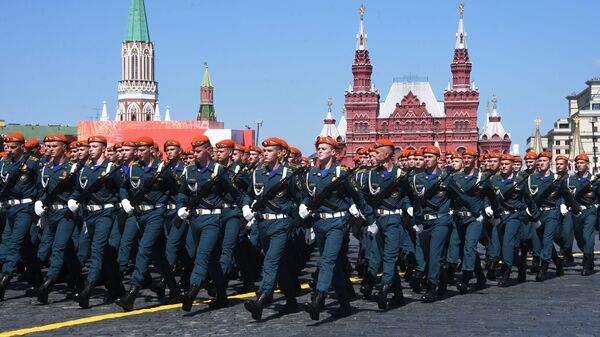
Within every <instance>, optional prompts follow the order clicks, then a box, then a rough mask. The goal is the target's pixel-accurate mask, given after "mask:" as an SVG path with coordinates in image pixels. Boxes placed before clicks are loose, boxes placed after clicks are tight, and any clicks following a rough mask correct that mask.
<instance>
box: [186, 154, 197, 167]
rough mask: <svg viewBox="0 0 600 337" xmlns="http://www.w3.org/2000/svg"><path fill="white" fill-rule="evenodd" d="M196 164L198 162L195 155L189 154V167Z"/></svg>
mask: <svg viewBox="0 0 600 337" xmlns="http://www.w3.org/2000/svg"><path fill="white" fill-rule="evenodd" d="M194 162H196V157H195V156H194V154H188V155H187V157H186V161H185V163H186V164H187V165H192V164H193V163H194Z"/></svg>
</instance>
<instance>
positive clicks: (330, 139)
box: [298, 136, 340, 151]
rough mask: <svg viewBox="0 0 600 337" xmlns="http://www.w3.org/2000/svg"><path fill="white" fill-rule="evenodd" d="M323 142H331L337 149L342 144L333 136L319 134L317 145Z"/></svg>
mask: <svg viewBox="0 0 600 337" xmlns="http://www.w3.org/2000/svg"><path fill="white" fill-rule="evenodd" d="M321 144H329V145H331V146H333V147H334V148H336V149H337V148H338V147H339V146H340V144H339V143H338V142H337V141H336V140H335V139H333V137H331V136H326V137H321V136H318V137H317V141H316V142H315V146H319V145H321ZM298 151H300V150H298Z"/></svg>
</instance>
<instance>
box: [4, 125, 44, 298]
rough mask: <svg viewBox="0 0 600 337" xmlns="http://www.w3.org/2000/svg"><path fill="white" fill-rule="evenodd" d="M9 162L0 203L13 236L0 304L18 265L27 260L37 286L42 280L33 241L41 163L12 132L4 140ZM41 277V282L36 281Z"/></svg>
mask: <svg viewBox="0 0 600 337" xmlns="http://www.w3.org/2000/svg"><path fill="white" fill-rule="evenodd" d="M4 142H5V149H6V152H7V153H8V159H7V160H6V161H5V162H4V165H3V166H2V170H1V171H0V178H1V179H2V181H3V186H2V191H0V201H1V202H3V203H5V205H6V226H5V227H6V228H5V229H4V231H5V232H6V231H9V233H10V235H9V236H7V237H3V240H4V239H7V242H6V244H7V253H6V257H5V261H6V262H5V263H4V264H3V265H2V276H1V277H0V301H1V300H3V299H4V293H5V291H6V288H7V287H8V286H9V283H10V280H11V279H12V277H13V276H14V275H15V273H16V271H17V263H18V262H19V260H20V259H21V257H23V258H24V259H25V261H26V263H27V266H28V268H31V275H33V277H34V279H33V280H32V281H33V283H34V284H35V282H40V281H41V270H40V268H41V266H40V265H39V263H38V261H37V258H36V257H35V252H34V250H33V247H32V241H31V239H30V237H29V236H30V234H29V231H30V225H31V223H32V218H33V214H34V210H33V205H34V201H35V200H38V199H39V196H40V190H41V186H40V180H39V162H38V160H37V159H36V158H34V157H30V156H29V155H28V154H26V153H25V147H24V143H25V137H24V136H23V135H22V134H20V133H18V132H15V133H11V134H9V135H7V136H6V137H5V139H4ZM36 278H37V279H36Z"/></svg>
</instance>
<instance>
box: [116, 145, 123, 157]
mask: <svg viewBox="0 0 600 337" xmlns="http://www.w3.org/2000/svg"><path fill="white" fill-rule="evenodd" d="M117 159H118V160H123V148H122V147H119V148H117Z"/></svg>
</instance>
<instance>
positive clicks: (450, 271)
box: [446, 263, 456, 285]
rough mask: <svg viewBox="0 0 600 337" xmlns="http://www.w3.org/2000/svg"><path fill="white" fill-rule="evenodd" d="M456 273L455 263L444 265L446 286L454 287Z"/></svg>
mask: <svg viewBox="0 0 600 337" xmlns="http://www.w3.org/2000/svg"><path fill="white" fill-rule="evenodd" d="M455 273H456V263H448V264H447V265H446V284H449V285H455V284H456V279H455V278H454V274H455Z"/></svg>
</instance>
